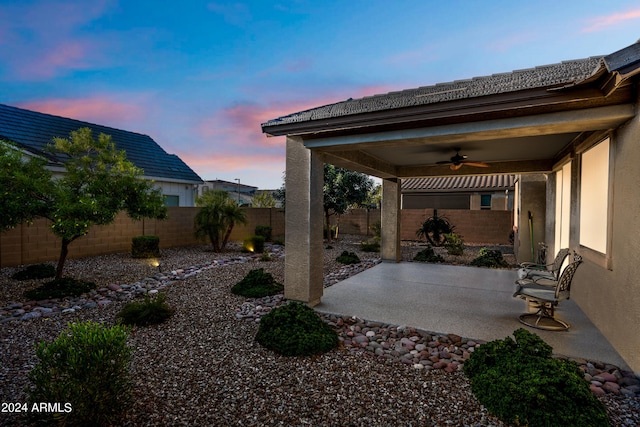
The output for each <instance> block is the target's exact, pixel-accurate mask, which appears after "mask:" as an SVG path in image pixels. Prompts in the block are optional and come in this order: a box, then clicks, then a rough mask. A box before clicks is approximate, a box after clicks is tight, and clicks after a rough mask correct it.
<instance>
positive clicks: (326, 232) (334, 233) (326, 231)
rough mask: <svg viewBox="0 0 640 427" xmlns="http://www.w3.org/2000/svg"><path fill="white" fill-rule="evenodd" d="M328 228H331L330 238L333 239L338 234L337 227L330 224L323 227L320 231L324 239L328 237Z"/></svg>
mask: <svg viewBox="0 0 640 427" xmlns="http://www.w3.org/2000/svg"><path fill="white" fill-rule="evenodd" d="M329 230H331V239H335V238H336V237H337V236H338V228H337V227H336V226H335V225H332V226H331V227H330V228H329V229H327V228H326V227H325V228H324V230H323V232H322V233H323V236H324V238H325V239H328V238H329Z"/></svg>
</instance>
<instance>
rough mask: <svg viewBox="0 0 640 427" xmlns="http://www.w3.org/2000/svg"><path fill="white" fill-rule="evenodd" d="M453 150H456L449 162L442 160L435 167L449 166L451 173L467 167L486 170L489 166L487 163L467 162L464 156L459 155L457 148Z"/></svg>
mask: <svg viewBox="0 0 640 427" xmlns="http://www.w3.org/2000/svg"><path fill="white" fill-rule="evenodd" d="M454 150H456V155H455V156H452V157H451V159H450V160H444V161H442V162H436V164H437V165H451V166H449V168H450V169H451V170H452V171H457V170H458V169H460V168H461V167H462V166H464V165H467V166H474V167H477V168H488V167H489V165H488V164H487V163H482V162H473V161H471V160H467V157H468V156H466V155H464V154H462V155H461V154H460V149H459V148H454Z"/></svg>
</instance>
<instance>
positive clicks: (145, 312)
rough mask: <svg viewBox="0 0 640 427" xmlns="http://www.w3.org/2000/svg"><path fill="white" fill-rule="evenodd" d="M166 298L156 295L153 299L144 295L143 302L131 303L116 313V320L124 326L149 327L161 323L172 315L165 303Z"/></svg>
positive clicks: (171, 310)
mask: <svg viewBox="0 0 640 427" xmlns="http://www.w3.org/2000/svg"><path fill="white" fill-rule="evenodd" d="M166 300H167V296H166V295H165V294H158V295H157V296H156V297H155V298H151V297H150V296H149V295H148V294H147V295H145V297H144V301H133V302H130V303H128V304H127V305H125V306H124V307H123V308H122V310H120V312H119V313H118V316H117V317H118V320H120V322H122V323H124V324H125V325H137V326H149V325H156V324H158V323H162V322H164V321H165V320H167V319H168V318H169V317H171V316H172V315H173V309H172V308H171V307H169V306H168V305H167V303H166Z"/></svg>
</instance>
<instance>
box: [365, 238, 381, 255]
mask: <svg viewBox="0 0 640 427" xmlns="http://www.w3.org/2000/svg"><path fill="white" fill-rule="evenodd" d="M360 250H361V251H362V252H380V242H378V241H377V240H375V239H374V240H369V241H366V242H360Z"/></svg>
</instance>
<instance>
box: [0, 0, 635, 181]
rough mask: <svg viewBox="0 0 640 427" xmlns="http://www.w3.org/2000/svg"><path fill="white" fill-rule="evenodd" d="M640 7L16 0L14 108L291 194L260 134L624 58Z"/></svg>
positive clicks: (8, 1) (8, 36)
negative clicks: (292, 123) (505, 77)
mask: <svg viewBox="0 0 640 427" xmlns="http://www.w3.org/2000/svg"><path fill="white" fill-rule="evenodd" d="M639 28H640V4H638V2H637V1H622V0H621V1H615V2H611V1H608V0H603V1H586V0H581V1H572V0H566V1H557V0H555V1H529V2H519V1H513V0H511V1H501V0H492V1H471V0H469V1H461V0H459V1H456V0H451V1H446V2H443V1H437V2H436V1H425V0H416V1H402V0H396V1H388V0H387V1H376V0H368V1H366V0H352V1H346V0H343V1H321V2H320V1H304V0H300V1H280V2H269V1H264V0H263V1H244V2H243V1H234V2H226V1H191V0H186V1H184V2H175V1H171V2H170V1H163V0H154V1H150V0H128V1H125V0H120V1H117V0H101V1H92V0H82V1H54V0H33V1H30V0H15V1H14V0H3V1H2V3H0V103H4V104H8V105H13V106H18V107H22V108H27V109H32V110H36V111H42V112H46V113H50V114H57V115H61V116H65V117H72V118H76V119H79V120H85V121H89V122H93V123H99V124H102V125H107V126H112V127H115V128H120V129H126V130H130V131H135V132H140V133H144V134H147V135H150V136H151V137H152V138H153V139H154V140H156V141H157V142H158V143H159V144H160V145H161V146H162V147H163V148H164V149H165V150H166V151H168V152H169V153H175V154H177V155H178V156H180V157H181V158H182V159H183V160H184V161H185V162H186V163H187V164H189V166H191V167H192V168H193V169H194V170H195V171H196V172H197V173H198V174H199V175H200V176H201V177H202V178H203V179H216V178H217V179H225V180H228V181H233V180H234V179H235V178H240V180H241V182H242V183H243V184H248V185H254V186H257V187H259V188H277V187H279V186H280V185H281V184H282V172H283V171H284V168H285V149H284V138H267V137H266V136H265V135H263V134H262V133H261V130H260V123H262V122H265V121H267V120H269V119H273V118H276V117H279V116H282V115H286V114H289V113H293V112H297V111H301V110H304V109H307V108H311V107H314V106H319V105H324V104H328V103H333V102H338V101H341V100H344V99H347V98H358V97H362V96H368V95H374V94H379V93H386V92H390V91H394V90H401V89H407V88H412V87H418V86H427V85H431V84H435V83H438V82H448V81H452V80H456V79H465V78H471V77H475V76H483V75H488V74H493V73H500V72H508V71H512V70H516V69H522V68H530V67H534V66H537V65H545V64H550V63H556V62H560V61H562V60H569V59H576V58H584V57H588V56H596V55H603V54H608V53H611V52H614V51H616V50H618V49H621V48H623V47H625V46H628V45H630V44H632V43H634V42H636V41H637V40H638V39H639V38H640V31H639V30H638V29H639Z"/></svg>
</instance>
